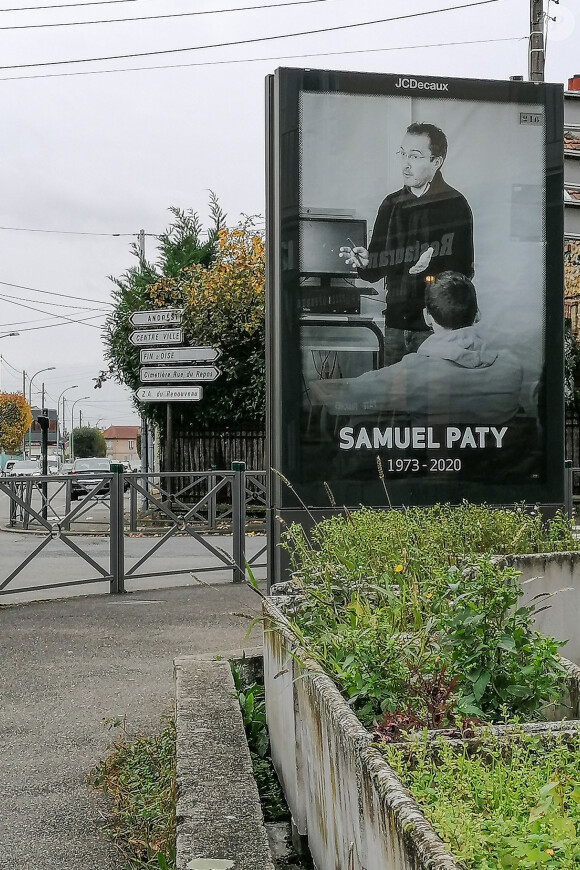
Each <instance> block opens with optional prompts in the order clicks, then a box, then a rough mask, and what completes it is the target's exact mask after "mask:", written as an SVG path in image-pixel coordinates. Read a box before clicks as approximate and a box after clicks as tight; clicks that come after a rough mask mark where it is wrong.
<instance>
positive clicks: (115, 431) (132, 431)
mask: <svg viewBox="0 0 580 870" xmlns="http://www.w3.org/2000/svg"><path fill="white" fill-rule="evenodd" d="M139 432H140V428H139V426H109V428H108V429H105V431H104V432H103V435H104V436H105V438H110V439H113V440H114V439H115V438H119V439H120V438H136V437H137V435H138V434H139Z"/></svg>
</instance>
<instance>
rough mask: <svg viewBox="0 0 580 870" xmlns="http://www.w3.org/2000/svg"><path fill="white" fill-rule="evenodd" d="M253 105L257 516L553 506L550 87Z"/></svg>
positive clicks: (296, 97) (417, 81)
mask: <svg viewBox="0 0 580 870" xmlns="http://www.w3.org/2000/svg"><path fill="white" fill-rule="evenodd" d="M268 94H269V100H268V114H269V120H268V128H269V143H268V153H269V164H268V256H269V261H268V262H269V266H268V374H269V382H268V399H269V412H268V427H269V440H270V462H269V464H270V466H271V467H273V468H274V469H276V472H279V473H274V474H273V476H272V480H271V504H272V507H273V508H274V509H275V510H276V511H278V512H282V513H283V511H284V510H285V509H286V510H288V511H292V510H294V509H300V501H302V502H303V503H304V504H305V505H308V507H309V510H310V511H311V512H312V511H313V512H314V513H315V512H316V511H318V510H320V511H324V512H326V513H328V506H329V499H330V501H334V502H335V503H336V505H337V506H339V507H340V506H347V507H350V508H353V507H354V508H356V507H357V506H360V505H367V506H385V505H389V504H391V505H393V506H395V505H422V504H434V503H437V502H449V503H452V504H458V503H460V502H461V501H462V500H463V499H467V500H469V501H474V502H487V503H490V504H513V503H514V502H527V503H528V504H543V505H555V504H560V503H561V502H562V501H563V472H562V469H563V460H564V454H563V444H564V435H563V258H562V244H563V226H562V221H563V217H562V197H563V193H562V191H563V157H562V152H563V115H562V101H563V89H562V87H561V86H559V85H549V84H537V83H527V82H519V81H518V82H515V81H514V82H512V81H509V82H503V81H479V80H464V79H443V78H436V77H431V76H419V75H414V76H413V75H408V76H406V75H381V74H366V73H342V72H330V71H319V70H297V69H281V70H278V71H277V72H276V74H275V75H274V76H272V77H271V78H270V80H269V82H268ZM280 474H281V475H283V477H285V478H286V479H287V480H288V481H289V482H290V483H291V487H288V486H287V485H285V484H284V482H283V479H282V478H281V477H280ZM295 493H296V494H297V495H298V496H299V499H298V498H297V496H296V495H295ZM329 493H332V495H330V494H329Z"/></svg>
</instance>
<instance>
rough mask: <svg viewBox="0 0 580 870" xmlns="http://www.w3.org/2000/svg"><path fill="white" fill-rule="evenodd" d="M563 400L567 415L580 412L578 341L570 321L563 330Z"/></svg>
mask: <svg viewBox="0 0 580 870" xmlns="http://www.w3.org/2000/svg"><path fill="white" fill-rule="evenodd" d="M564 401H565V405H566V416H567V417H578V416H579V414H580V343H579V342H578V338H577V336H576V335H575V334H574V333H573V332H572V327H571V324H570V321H569V320H567V321H566V323H565V331H564Z"/></svg>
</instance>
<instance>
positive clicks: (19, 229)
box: [0, 64, 157, 283]
mask: <svg viewBox="0 0 580 870" xmlns="http://www.w3.org/2000/svg"><path fill="white" fill-rule="evenodd" d="M32 65H33V66H35V64H32ZM0 69H1V67H0ZM30 78H34V76H30ZM0 81H5V79H0ZM0 230H9V231H11V232H15V233H58V234H59V235H62V236H106V237H107V238H114V239H116V238H120V237H132V238H138V236H139V233H90V232H83V231H82V230H36V229H29V228H28V227H0ZM145 235H146V236H151V237H153V238H157V236H155V235H154V234H153V233H145ZM0 283H1V282H0Z"/></svg>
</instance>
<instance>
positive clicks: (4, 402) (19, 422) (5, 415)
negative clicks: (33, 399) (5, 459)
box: [0, 393, 32, 453]
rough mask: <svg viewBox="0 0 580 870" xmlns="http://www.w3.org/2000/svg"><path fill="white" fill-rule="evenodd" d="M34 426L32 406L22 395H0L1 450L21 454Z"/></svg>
mask: <svg viewBox="0 0 580 870" xmlns="http://www.w3.org/2000/svg"><path fill="white" fill-rule="evenodd" d="M31 424H32V414H31V412H30V405H29V404H28V402H27V401H26V399H25V398H24V396H22V395H21V394H20V393H0V449H2V450H4V451H6V453H20V450H21V448H22V439H23V438H24V435H25V434H26V432H28V430H29V429H30V426H31Z"/></svg>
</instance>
